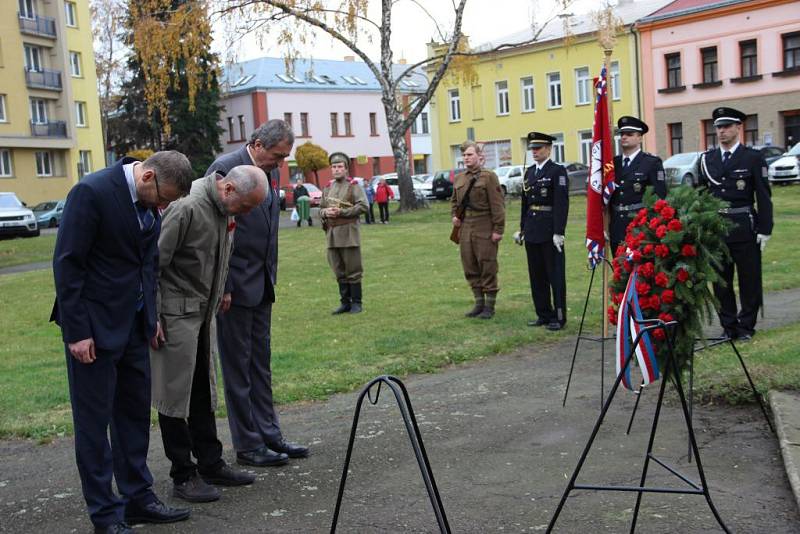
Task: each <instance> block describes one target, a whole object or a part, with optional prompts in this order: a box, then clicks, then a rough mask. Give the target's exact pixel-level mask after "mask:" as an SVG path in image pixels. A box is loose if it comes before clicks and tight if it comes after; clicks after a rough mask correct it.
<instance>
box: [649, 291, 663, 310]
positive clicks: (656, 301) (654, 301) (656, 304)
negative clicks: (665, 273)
mask: <svg viewBox="0 0 800 534" xmlns="http://www.w3.org/2000/svg"><path fill="white" fill-rule="evenodd" d="M650 307H651V308H653V309H654V310H658V309H659V308H660V307H661V299H660V298H658V295H656V294H655V293H653V294H652V295H650Z"/></svg>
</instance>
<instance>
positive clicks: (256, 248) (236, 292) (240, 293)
mask: <svg viewBox="0 0 800 534" xmlns="http://www.w3.org/2000/svg"><path fill="white" fill-rule="evenodd" d="M252 164H253V161H252V159H251V158H250V154H248V153H247V146H246V145H245V146H243V147H242V148H240V149H239V150H237V151H236V152H231V153H230V154H225V155H222V156H220V157H218V158H217V159H216V161H214V163H212V164H211V166H210V167H209V168H208V171H206V175H209V174H214V173H215V172H218V173H220V174H223V175H225V174H227V173H228V171H230V170H231V169H232V168H234V167H236V166H238V165H252ZM267 178H269V181H270V188H269V190H268V191H267V197H266V199H265V200H264V202H262V203H261V205H260V206H258V207H257V208H255V209H254V210H252V211H250V212H249V213H246V214H244V215H237V216H236V232H235V234H234V239H233V255H232V256H231V265H230V272H229V273H228V280H227V282H226V284H225V292H226V293H230V294H231V304H232V305H233V306H244V307H248V308H252V307H255V306H258V305H259V304H261V303H262V302H265V301H266V302H275V284H276V283H277V281H278V225H279V223H280V199H279V197H278V193H277V192H276V191H275V190H274V189H272V187H271V184H272V183H273V180H277V179H278V178H279V171H278V170H277V169H274V170H273V171H272V172H271V173H269V174H268V175H267Z"/></svg>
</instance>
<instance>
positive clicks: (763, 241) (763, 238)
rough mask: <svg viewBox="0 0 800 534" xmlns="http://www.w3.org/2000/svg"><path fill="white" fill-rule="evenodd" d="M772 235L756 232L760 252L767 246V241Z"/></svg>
mask: <svg viewBox="0 0 800 534" xmlns="http://www.w3.org/2000/svg"><path fill="white" fill-rule="evenodd" d="M770 237H772V236H768V235H764V234H756V243H758V244H759V245H760V246H761V252H764V249H765V248H767V241H769V238H770Z"/></svg>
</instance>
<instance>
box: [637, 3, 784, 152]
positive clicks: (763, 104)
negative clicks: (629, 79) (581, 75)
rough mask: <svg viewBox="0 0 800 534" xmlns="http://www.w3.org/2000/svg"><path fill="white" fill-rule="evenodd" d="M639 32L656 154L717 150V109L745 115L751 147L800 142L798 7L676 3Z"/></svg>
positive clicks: (651, 138)
mask: <svg viewBox="0 0 800 534" xmlns="http://www.w3.org/2000/svg"><path fill="white" fill-rule="evenodd" d="M636 28H637V30H638V32H639V34H640V42H641V63H642V68H641V73H642V76H641V79H642V102H643V117H644V120H645V122H647V123H648V124H649V125H650V133H649V134H648V135H647V144H648V146H650V147H655V149H656V151H657V152H658V154H659V155H661V156H662V157H665V158H666V157H668V156H670V155H672V154H676V153H680V152H691V151H702V150H706V149H707V148H711V147H713V146H714V144H715V142H716V138H715V130H714V127H713V124H712V122H711V120H710V119H711V112H712V110H713V109H714V108H715V107H717V106H720V105H725V106H731V107H734V108H737V109H739V110H741V111H743V112H744V113H746V114H748V120H747V122H746V124H745V127H744V128H743V138H742V142H744V143H746V144H749V145H778V146H783V147H787V148H788V147H789V146H791V145H794V144H795V143H797V142H799V141H800V1H797V0H794V1H787V0H726V1H719V0H715V1H713V0H676V1H675V2H672V3H671V4H669V5H667V6H665V7H664V8H662V9H661V10H659V11H656V12H655V13H653V14H652V15H650V16H648V17H645V18H644V19H641V20H640V21H639V22H638V23H637V24H636Z"/></svg>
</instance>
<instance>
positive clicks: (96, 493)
mask: <svg viewBox="0 0 800 534" xmlns="http://www.w3.org/2000/svg"><path fill="white" fill-rule="evenodd" d="M140 315H141V314H140ZM138 319H141V318H138ZM143 330H144V329H143V327H142V321H141V320H136V321H134V325H133V328H132V329H131V333H130V338H129V339H128V345H127V346H126V347H125V348H124V349H121V350H118V351H110V350H105V349H102V348H97V349H96V354H97V359H96V360H95V361H94V362H93V363H90V364H84V363H81V362H79V361H78V360H76V359H75V358H74V357H73V356H72V354H71V353H70V352H69V348H68V347H67V348H66V355H67V376H68V378H69V396H70V401H71V403H72V421H73V424H74V426H75V458H76V460H77V464H78V473H79V474H80V478H81V486H82V488H83V497H84V499H85V500H86V505H87V507H88V509H89V516H90V518H91V520H92V523H93V524H94V525H95V526H98V527H105V526H108V525H112V524H114V523H119V522H121V521H124V513H125V505H126V504H127V503H128V502H134V503H137V504H142V505H144V504H149V503H150V502H152V501H153V500H154V499H155V495H153V492H152V489H151V486H152V485H153V476H152V475H151V474H150V470H149V469H148V468H147V448H148V446H149V444H150V353H149V351H148V348H147V347H148V346H147V339H146V337H145V334H144V331H143ZM109 426H110V427H111V432H110V434H111V443H110V444H109V440H108V434H109ZM112 476H113V478H114V479H115V480H116V482H117V488H118V489H119V493H120V494H121V495H122V497H121V498H120V497H117V496H116V495H115V494H114V490H113V489H112V487H111V479H112Z"/></svg>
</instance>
